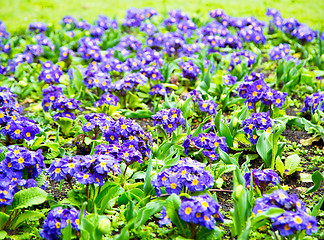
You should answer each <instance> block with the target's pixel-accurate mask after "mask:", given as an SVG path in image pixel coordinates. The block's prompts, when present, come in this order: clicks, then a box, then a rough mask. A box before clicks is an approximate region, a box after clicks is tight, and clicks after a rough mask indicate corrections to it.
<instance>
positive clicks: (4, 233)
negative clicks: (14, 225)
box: [0, 230, 7, 239]
mask: <svg viewBox="0 0 324 240" xmlns="http://www.w3.org/2000/svg"><path fill="white" fill-rule="evenodd" d="M6 236H7V232H6V231H4V230H1V231H0V239H5V237H6Z"/></svg>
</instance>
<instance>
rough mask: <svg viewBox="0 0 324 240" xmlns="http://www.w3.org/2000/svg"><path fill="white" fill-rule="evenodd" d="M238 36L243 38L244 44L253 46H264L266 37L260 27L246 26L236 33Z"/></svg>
mask: <svg viewBox="0 0 324 240" xmlns="http://www.w3.org/2000/svg"><path fill="white" fill-rule="evenodd" d="M237 34H238V36H240V37H241V38H243V40H244V41H245V42H254V43H255V44H260V43H261V44H265V43H266V37H265V36H264V34H263V31H262V27H260V26H252V25H249V26H246V27H243V28H241V29H240V30H239V31H238V32H237Z"/></svg>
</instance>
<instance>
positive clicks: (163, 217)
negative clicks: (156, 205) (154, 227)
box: [159, 206, 171, 227]
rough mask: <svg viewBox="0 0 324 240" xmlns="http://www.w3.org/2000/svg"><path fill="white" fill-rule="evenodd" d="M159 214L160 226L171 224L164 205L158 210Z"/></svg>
mask: <svg viewBox="0 0 324 240" xmlns="http://www.w3.org/2000/svg"><path fill="white" fill-rule="evenodd" d="M160 214H161V216H160V219H161V220H160V221H159V225H160V227H162V226H163V225H169V224H171V220H170V218H169V216H168V214H167V212H166V208H165V206H163V209H162V211H161V212H160Z"/></svg>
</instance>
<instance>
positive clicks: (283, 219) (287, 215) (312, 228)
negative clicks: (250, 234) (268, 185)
mask: <svg viewBox="0 0 324 240" xmlns="http://www.w3.org/2000/svg"><path fill="white" fill-rule="evenodd" d="M270 208H281V209H283V210H285V211H284V213H282V214H281V215H279V216H277V217H272V218H271V222H272V230H273V231H276V230H278V231H279V233H280V235H281V236H283V237H286V236H289V235H292V234H295V233H297V231H302V230H306V234H308V235H312V234H313V233H315V232H317V220H316V218H315V217H312V216H310V215H309V214H308V213H307V211H306V207H305V203H303V202H302V201H300V200H299V199H298V198H297V197H296V195H295V194H292V195H289V194H288V193H287V192H286V191H284V190H281V189H279V190H276V191H274V192H272V193H271V194H269V195H266V194H264V195H263V196H262V198H258V199H256V201H255V206H254V208H253V213H254V214H258V213H262V212H265V211H267V210H268V209H270Z"/></svg>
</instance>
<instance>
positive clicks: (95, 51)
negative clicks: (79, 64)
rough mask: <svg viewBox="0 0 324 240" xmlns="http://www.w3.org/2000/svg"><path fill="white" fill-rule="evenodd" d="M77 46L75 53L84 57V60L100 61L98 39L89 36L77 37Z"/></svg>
mask: <svg viewBox="0 0 324 240" xmlns="http://www.w3.org/2000/svg"><path fill="white" fill-rule="evenodd" d="M78 43H79V48H78V51H77V53H78V54H79V55H80V56H81V57H82V58H83V59H84V60H94V61H100V60H101V53H100V50H101V49H100V47H99V45H98V40H96V39H92V38H90V37H83V38H81V39H79V41H78Z"/></svg>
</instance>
